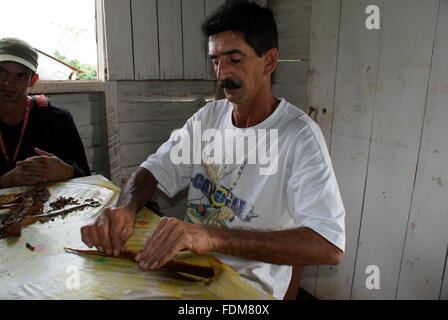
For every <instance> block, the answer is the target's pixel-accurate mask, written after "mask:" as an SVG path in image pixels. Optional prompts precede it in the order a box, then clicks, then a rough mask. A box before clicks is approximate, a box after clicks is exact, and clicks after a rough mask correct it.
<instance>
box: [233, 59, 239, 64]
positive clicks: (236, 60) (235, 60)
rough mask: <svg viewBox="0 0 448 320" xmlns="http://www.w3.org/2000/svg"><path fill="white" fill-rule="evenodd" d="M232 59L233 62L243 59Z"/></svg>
mask: <svg viewBox="0 0 448 320" xmlns="http://www.w3.org/2000/svg"><path fill="white" fill-rule="evenodd" d="M231 61H232V62H233V63H238V62H240V61H241V59H232V60H231Z"/></svg>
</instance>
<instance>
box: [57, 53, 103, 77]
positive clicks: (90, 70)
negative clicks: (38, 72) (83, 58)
mask: <svg viewBox="0 0 448 320" xmlns="http://www.w3.org/2000/svg"><path fill="white" fill-rule="evenodd" d="M54 56H55V58H58V59H59V60H61V61H63V62H65V63H67V64H69V65H71V66H72V67H74V68H76V69H80V70H82V71H84V73H80V74H78V75H77V79H79V80H96V79H98V76H97V71H96V67H95V66H92V65H90V64H85V63H81V62H80V61H79V60H78V59H74V60H70V59H68V58H67V57H66V56H64V55H62V54H61V53H60V52H59V51H58V50H56V51H55V52H54Z"/></svg>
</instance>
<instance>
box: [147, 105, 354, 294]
mask: <svg viewBox="0 0 448 320" xmlns="http://www.w3.org/2000/svg"><path fill="white" fill-rule="evenodd" d="M232 111H233V106H232V104H231V103H230V102H229V101H228V100H226V99H224V100H219V101H213V102H210V103H208V104H206V105H205V106H204V107H203V108H201V109H200V110H199V111H198V112H196V113H195V114H194V115H193V116H192V117H191V118H190V119H189V120H188V121H187V122H186V124H185V125H184V127H183V129H182V130H183V131H182V134H180V133H179V132H178V133H177V135H174V134H173V135H172V137H171V138H170V140H168V141H167V142H165V143H164V144H163V145H162V146H160V148H159V149H158V150H157V152H156V153H155V154H153V155H151V156H149V157H148V159H147V160H146V161H145V162H143V163H142V164H141V167H143V168H146V169H148V170H149V171H150V172H151V173H152V174H153V175H154V177H155V178H156V179H157V181H158V182H159V184H158V187H159V188H160V189H161V190H162V191H164V192H165V193H166V194H167V195H168V196H170V197H173V196H174V195H175V194H176V193H177V192H179V191H180V190H182V189H184V188H186V187H189V192H188V204H187V212H186V215H185V220H186V221H189V222H193V223H201V224H209V225H215V226H222V227H228V228H239V229H250V230H258V231H262V230H268V231H273V230H284V229H292V228H297V227H308V228H310V229H312V230H314V231H316V232H317V233H319V234H320V235H321V236H322V237H324V238H325V239H327V240H328V241H330V242H331V243H333V244H334V245H335V246H337V247H338V248H340V249H341V250H342V251H344V249H345V226H344V216H345V210H344V206H343V204H342V200H341V196H340V193H339V188H338V185H337V182H336V178H335V175H334V172H333V168H332V165H331V160H330V157H329V154H328V150H327V147H326V144H325V140H324V138H323V136H322V133H321V130H320V129H319V127H318V126H317V125H316V123H314V122H313V121H312V120H311V119H310V118H309V117H308V116H307V115H306V114H305V113H304V112H303V111H301V110H300V109H299V108H297V107H294V106H293V105H291V104H289V103H288V102H287V101H285V100H284V99H281V102H280V104H279V105H278V107H277V108H276V109H275V111H274V112H273V113H272V114H271V115H270V116H269V117H268V118H266V119H265V120H264V121H262V122H261V123H259V124H257V125H256V126H253V127H251V128H246V129H239V128H237V127H235V126H234V125H233V124H232ZM187 133H188V137H189V139H188V138H187V139H186V137H185V135H186V134H187ZM232 133H233V136H232V135H230V134H232ZM219 135H220V137H218V136H219ZM276 135H277V137H276ZM180 137H182V139H180ZM211 137H212V138H211ZM252 138H255V140H251V139H252ZM276 138H277V139H276ZM195 139H196V140H195ZM201 139H202V140H203V141H201ZM198 141H199V142H198ZM250 141H251V142H254V141H256V143H255V145H254V143H252V144H250ZM244 143H245V144H244ZM219 146H221V147H222V148H221V151H219ZM232 146H233V147H232ZM236 146H244V147H245V148H244V149H240V150H239V152H238V151H237V149H236V148H237V147H236ZM263 146H265V147H264V148H263ZM181 147H182V148H184V149H182V148H181ZM207 147H208V148H207ZM179 150H182V151H179ZM241 150H242V151H241ZM201 151H202V154H203V155H204V156H203V157H202V158H201V157H200V155H201ZM251 151H252V152H251ZM262 151H263V152H264V153H263V152H262ZM207 156H216V158H215V163H210V162H211V161H210V159H209V158H207ZM195 157H196V158H195ZM179 159H183V161H184V163H181V164H178V163H179V161H180V160H179ZM254 159H255V160H254ZM276 160H278V161H277V162H276ZM185 162H187V164H185ZM268 169H269V170H268ZM215 255H216V256H217V257H218V258H219V259H220V260H222V261H223V262H224V263H226V264H227V265H229V266H230V267H231V268H232V269H233V270H235V271H236V272H238V273H239V274H240V275H241V276H242V277H244V278H245V279H247V280H249V282H251V283H252V284H254V285H255V286H257V287H258V288H260V289H262V290H264V291H266V292H268V293H270V294H272V295H273V296H275V297H276V298H279V299H282V298H283V296H284V294H285V293H286V290H287V288H288V285H289V282H290V278H291V271H292V267H291V266H286V265H277V264H270V263H264V262H260V261H253V260H247V259H242V258H238V257H233V256H229V255H224V254H218V253H216V254H215Z"/></svg>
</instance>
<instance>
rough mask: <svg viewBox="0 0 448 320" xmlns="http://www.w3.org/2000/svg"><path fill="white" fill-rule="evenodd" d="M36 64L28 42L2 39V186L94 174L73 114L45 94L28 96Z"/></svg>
mask: <svg viewBox="0 0 448 320" xmlns="http://www.w3.org/2000/svg"><path fill="white" fill-rule="evenodd" d="M37 60H38V54H37V51H36V50H35V49H34V48H32V47H31V46H30V45H29V44H28V43H26V42H24V41H22V40H19V39H16V38H3V39H0V149H1V153H2V154H1V157H0V188H9V187H16V186H24V185H36V184H40V183H46V182H56V181H63V180H67V179H70V178H74V177H81V176H86V175H89V174H90V169H89V166H88V164H87V159H86V155H85V152H84V147H83V144H82V141H81V138H80V137H79V134H78V131H77V129H76V126H75V124H74V122H73V119H72V116H71V115H70V113H69V112H68V111H66V110H64V109H62V108H60V107H58V106H55V105H53V104H52V103H51V102H50V101H49V100H48V99H47V98H46V97H45V96H43V95H41V96H29V95H28V91H29V88H31V87H32V86H33V85H34V84H35V83H36V81H37V80H38V79H39V75H38V74H37V73H36V70H37V66H38V62H37Z"/></svg>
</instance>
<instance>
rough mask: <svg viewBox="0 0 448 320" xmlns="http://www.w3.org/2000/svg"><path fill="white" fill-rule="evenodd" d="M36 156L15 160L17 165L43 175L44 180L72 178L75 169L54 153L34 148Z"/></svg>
mask: <svg viewBox="0 0 448 320" xmlns="http://www.w3.org/2000/svg"><path fill="white" fill-rule="evenodd" d="M34 151H35V152H36V154H37V156H35V157H30V158H27V159H25V160H23V161H18V162H17V164H16V165H17V167H20V168H21V169H22V170H24V171H27V172H29V173H30V174H37V175H39V176H44V177H45V180H46V181H45V182H57V181H64V180H68V179H71V178H73V176H74V172H75V169H74V168H73V167H72V166H70V165H68V164H67V163H65V162H64V161H62V160H61V159H59V158H58V157H56V156H55V155H54V154H51V153H49V152H45V151H43V150H40V149H38V148H35V149H34Z"/></svg>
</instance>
